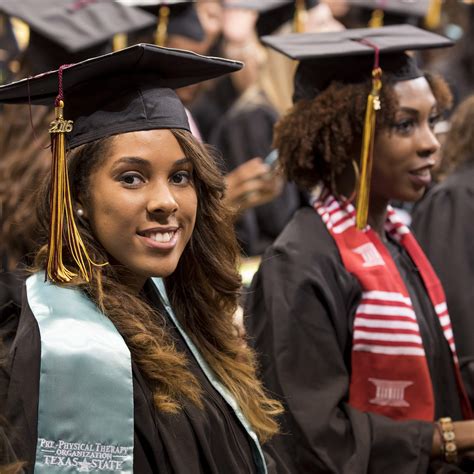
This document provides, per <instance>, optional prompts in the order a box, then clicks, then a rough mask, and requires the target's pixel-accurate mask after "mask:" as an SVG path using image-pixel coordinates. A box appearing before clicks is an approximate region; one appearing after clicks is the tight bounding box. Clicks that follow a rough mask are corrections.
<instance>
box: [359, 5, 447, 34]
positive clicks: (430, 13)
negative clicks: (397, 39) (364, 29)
mask: <svg viewBox="0 0 474 474" xmlns="http://www.w3.org/2000/svg"><path fill="white" fill-rule="evenodd" d="M350 6H351V7H356V8H357V7H358V8H362V9H364V10H368V11H370V12H371V14H372V15H371V18H370V21H369V22H368V23H369V26H370V27H381V26H383V25H384V24H386V25H391V24H392V25H393V24H396V23H414V24H416V23H420V22H421V21H422V20H424V24H425V26H426V27H427V28H430V29H434V28H436V27H437V26H438V25H439V22H440V17H441V7H442V0H351V2H350Z"/></svg>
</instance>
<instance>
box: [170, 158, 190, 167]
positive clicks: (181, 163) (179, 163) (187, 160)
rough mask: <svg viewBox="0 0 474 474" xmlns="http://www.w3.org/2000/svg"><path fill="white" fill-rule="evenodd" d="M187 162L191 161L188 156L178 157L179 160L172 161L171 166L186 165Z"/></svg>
mask: <svg viewBox="0 0 474 474" xmlns="http://www.w3.org/2000/svg"><path fill="white" fill-rule="evenodd" d="M188 163H191V158H188V157H184V158H180V159H179V160H176V161H175V162H174V163H173V167H176V166H181V165H186V164H188Z"/></svg>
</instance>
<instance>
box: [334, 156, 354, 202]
mask: <svg viewBox="0 0 474 474" xmlns="http://www.w3.org/2000/svg"><path fill="white" fill-rule="evenodd" d="M352 169H353V170H354V188H353V190H352V193H351V195H350V196H349V197H348V198H347V197H345V196H343V195H342V194H339V192H338V190H337V186H336V173H335V172H334V170H331V192H332V194H333V195H334V196H335V198H336V199H337V200H338V201H339V202H341V203H347V202H352V201H354V199H355V197H356V195H357V189H358V187H359V181H360V172H359V166H358V165H357V162H356V161H355V160H352Z"/></svg>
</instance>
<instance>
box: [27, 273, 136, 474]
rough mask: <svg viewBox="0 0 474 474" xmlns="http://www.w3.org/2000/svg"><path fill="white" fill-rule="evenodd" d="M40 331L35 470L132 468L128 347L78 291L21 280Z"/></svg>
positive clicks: (38, 279)
mask: <svg viewBox="0 0 474 474" xmlns="http://www.w3.org/2000/svg"><path fill="white" fill-rule="evenodd" d="M26 289H27V297H28V303H29V306H30V308H31V311H32V313H33V315H34V316H35V318H36V321H37V322H38V327H39V331H40V335H41V369H40V370H41V372H40V382H39V403H38V441H37V446H36V461H35V469H34V470H35V474H42V473H48V474H54V473H76V472H89V471H90V472H100V473H104V474H110V473H123V474H132V473H133V436H134V421H133V381H132V364H131V356H130V351H129V350H128V347H127V346H126V344H125V342H124V340H123V339H122V336H121V335H120V334H119V333H118V331H117V329H116V328H115V326H114V325H113V324H112V322H111V321H110V320H109V319H108V318H107V317H106V316H104V315H103V314H102V313H101V312H100V310H99V309H98V308H97V306H95V305H94V304H93V303H92V302H91V301H90V300H89V299H88V298H87V297H86V296H85V295H84V294H83V293H82V292H80V291H78V290H74V289H68V288H63V287H60V286H57V285H53V284H51V283H49V282H45V277H44V273H43V272H40V273H36V274H34V275H32V276H31V277H29V278H28V280H27V281H26Z"/></svg>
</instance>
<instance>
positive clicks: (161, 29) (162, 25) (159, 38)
mask: <svg viewBox="0 0 474 474" xmlns="http://www.w3.org/2000/svg"><path fill="white" fill-rule="evenodd" d="M169 18H170V7H167V6H166V5H162V6H161V7H160V11H159V13H158V24H157V25H156V32H155V44H156V45H157V46H164V45H165V44H166V39H167V36H168V22H169Z"/></svg>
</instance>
